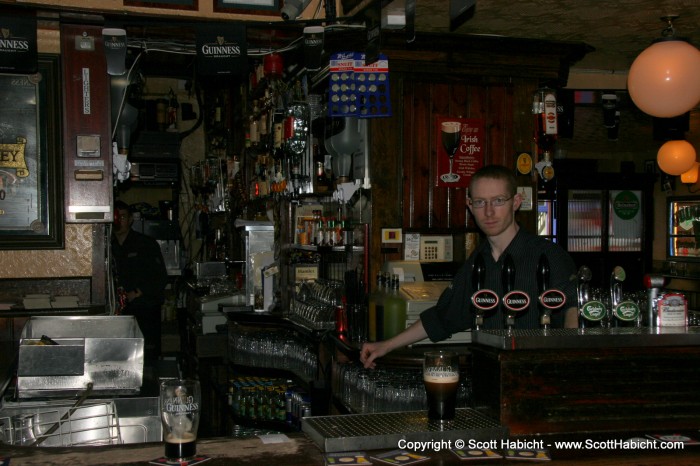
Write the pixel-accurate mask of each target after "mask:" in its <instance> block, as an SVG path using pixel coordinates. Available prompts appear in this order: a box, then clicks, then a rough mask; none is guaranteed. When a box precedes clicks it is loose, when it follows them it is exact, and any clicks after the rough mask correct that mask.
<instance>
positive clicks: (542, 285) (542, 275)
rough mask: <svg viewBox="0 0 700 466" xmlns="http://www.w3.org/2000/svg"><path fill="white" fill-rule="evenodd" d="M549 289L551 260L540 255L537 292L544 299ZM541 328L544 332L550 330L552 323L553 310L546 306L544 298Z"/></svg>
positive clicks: (541, 308)
mask: <svg viewBox="0 0 700 466" xmlns="http://www.w3.org/2000/svg"><path fill="white" fill-rule="evenodd" d="M548 288H549V260H548V259H547V256H545V255H544V254H542V255H540V260H539V262H538V264H537V291H539V294H540V297H542V296H543V295H544V293H545V291H547V289H548ZM539 308H540V326H541V327H542V328H543V329H544V330H548V329H549V326H550V325H551V321H552V317H551V316H552V309H551V308H550V307H548V306H545V305H544V303H543V301H542V298H540V306H539Z"/></svg>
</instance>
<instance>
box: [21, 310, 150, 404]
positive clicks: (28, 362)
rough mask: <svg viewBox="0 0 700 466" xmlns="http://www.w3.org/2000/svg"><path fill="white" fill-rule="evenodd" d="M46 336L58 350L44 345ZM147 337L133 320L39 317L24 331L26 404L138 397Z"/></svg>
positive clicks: (22, 341) (31, 320) (22, 364)
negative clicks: (90, 396)
mask: <svg viewBox="0 0 700 466" xmlns="http://www.w3.org/2000/svg"><path fill="white" fill-rule="evenodd" d="M42 335H46V336H48V337H49V338H50V339H51V340H53V341H54V342H56V343H57V344H56V345H43V344H40V339H41V337H42ZM143 351H144V344H143V334H142V333H141V329H140V328H139V326H138V324H137V323H136V320H135V318H134V317H133V316H57V317H54V316H35V317H31V318H30V319H29V320H28V321H27V323H26V324H25V325H24V328H23V329H22V333H21V336H20V341H19V355H18V366H17V393H18V396H19V397H20V398H31V397H64V396H72V395H76V394H79V393H82V392H84V391H85V389H86V387H87V385H88V383H89V382H92V384H93V389H92V393H94V394H110V395H124V394H136V393H138V392H139V390H140V389H141V384H142V382H143Z"/></svg>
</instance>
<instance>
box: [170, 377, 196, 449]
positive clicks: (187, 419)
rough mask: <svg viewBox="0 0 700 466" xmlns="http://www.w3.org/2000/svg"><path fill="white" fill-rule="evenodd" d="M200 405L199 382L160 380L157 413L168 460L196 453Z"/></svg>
mask: <svg viewBox="0 0 700 466" xmlns="http://www.w3.org/2000/svg"><path fill="white" fill-rule="evenodd" d="M200 407H201V394H200V387H199V381H197V380H190V379H185V380H183V379H169V380H165V381H163V382H161V384H160V415H161V419H162V420H163V440H165V457H166V458H168V459H169V460H183V459H188V458H192V457H193V456H194V455H195V454H196V453H197V428H198V427H199V416H200V414H201V408H200Z"/></svg>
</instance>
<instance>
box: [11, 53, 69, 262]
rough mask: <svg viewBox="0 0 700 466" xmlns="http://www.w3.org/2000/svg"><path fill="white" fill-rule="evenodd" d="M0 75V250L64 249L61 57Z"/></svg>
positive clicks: (49, 57)
mask: <svg viewBox="0 0 700 466" xmlns="http://www.w3.org/2000/svg"><path fill="white" fill-rule="evenodd" d="M38 62H39V63H38V65H39V66H38V72H37V73H36V74H31V75H19V74H0V102H1V103H2V108H3V111H2V112H0V249H61V248H63V245H64V243H63V183H62V182H61V180H62V175H61V174H62V169H61V166H62V164H61V160H62V158H61V150H60V148H61V146H60V144H61V138H60V131H59V128H60V124H59V115H60V97H59V92H58V91H59V83H60V75H59V67H58V57H56V56H48V55H47V56H42V55H40V56H39V59H38Z"/></svg>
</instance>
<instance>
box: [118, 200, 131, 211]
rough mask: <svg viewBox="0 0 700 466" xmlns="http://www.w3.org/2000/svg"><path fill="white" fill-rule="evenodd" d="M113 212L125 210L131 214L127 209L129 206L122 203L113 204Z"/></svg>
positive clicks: (129, 209)
mask: <svg viewBox="0 0 700 466" xmlns="http://www.w3.org/2000/svg"><path fill="white" fill-rule="evenodd" d="M114 210H115V211H117V210H126V211H127V212H129V213H131V208H130V207H129V204H127V203H126V202H124V201H117V202H115V203H114Z"/></svg>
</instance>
